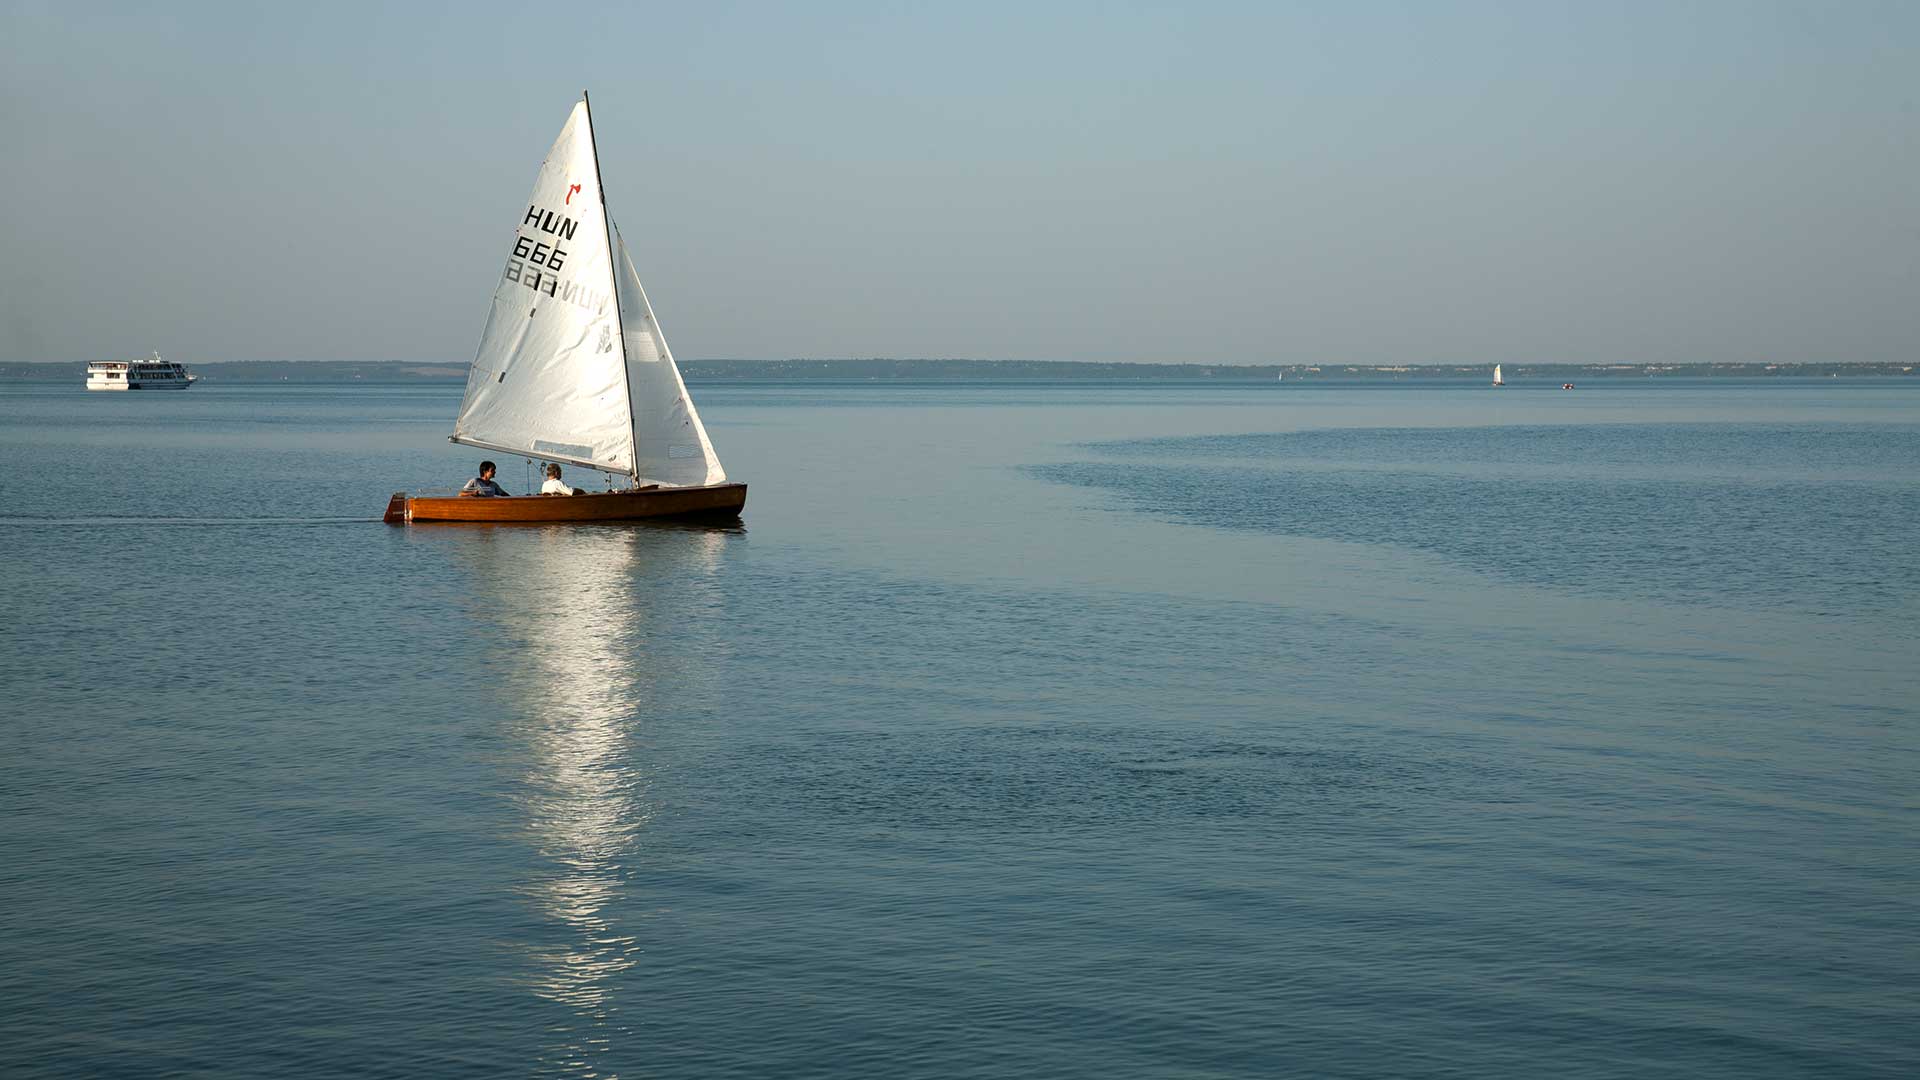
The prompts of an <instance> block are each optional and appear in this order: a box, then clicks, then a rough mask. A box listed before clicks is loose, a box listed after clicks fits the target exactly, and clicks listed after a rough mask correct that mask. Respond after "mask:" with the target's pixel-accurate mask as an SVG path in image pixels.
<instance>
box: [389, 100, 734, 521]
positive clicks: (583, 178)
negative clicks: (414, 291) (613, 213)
mask: <svg viewBox="0 0 1920 1080" xmlns="http://www.w3.org/2000/svg"><path fill="white" fill-rule="evenodd" d="M519 217H520V220H519V222H518V224H517V227H516V228H515V230H514V234H513V241H512V246H511V248H510V249H509V250H508V252H507V257H506V267H505V269H504V270H503V271H502V273H501V276H500V282H499V284H498V285H497V286H496V287H495V288H494V291H493V304H492V306H491V308H490V309H489V310H488V313H487V326H486V330H485V332H484V333H482V334H481V337H480V351H479V354H478V355H477V356H475V357H474V361H473V365H472V367H471V368H470V369H469V370H468V373H467V392H466V396H465V398H464V399H463V400H462V401H461V403H460V413H459V415H458V416H457V417H456V418H455V420H454V423H453V434H452V435H450V436H448V438H449V439H450V440H451V441H452V442H456V443H459V444H461V445H462V446H471V447H475V448H476V449H480V450H489V451H495V452H497V453H501V454H511V455H514V456H516V457H526V458H537V459H540V460H543V461H552V462H557V463H559V464H562V465H572V466H577V467H580V468H585V469H595V470H599V471H601V472H604V473H607V474H608V475H610V476H615V477H623V478H624V479H625V485H624V486H623V487H622V488H621V489H619V490H612V491H605V492H595V493H591V494H588V493H581V494H575V495H516V496H496V497H484V496H482V497H476V496H470V495H409V494H407V493H406V492H404V491H403V492H397V493H395V494H394V496H393V498H392V499H391V500H389V501H388V504H387V512H386V516H385V520H386V521H387V522H389V523H391V524H403V523H407V522H425V521H485V522H558V521H627V520H633V519H637V518H658V517H689V516H702V517H722V518H731V517H738V516H739V514H740V510H741V508H742V507H744V506H745V505H746V501H747V485H745V484H742V483H736V482H730V481H729V480H728V479H727V474H726V470H725V469H723V468H722V467H721V465H720V459H719V457H718V456H717V455H715V454H714V452H713V441H712V440H711V439H709V438H708V437H707V429H706V426H705V425H704V424H702V423H701V422H700V414H699V412H698V411H696V410H695V409H694V407H693V398H692V397H690V396H688V394H687V385H686V383H685V382H684V381H683V380H682V379H681V377H680V369H679V367H677V366H676V365H675V364H674V362H673V353H672V351H671V350H669V349H668V348H667V340H666V338H665V336H664V335H662V334H661V332H660V324H659V322H658V321H657V320H656V319H655V318H654V317H653V307H652V306H651V305H650V304H648V303H647V294H646V290H645V289H643V288H641V287H640V277H639V275H638V274H637V273H636V272H635V271H634V269H633V259H632V257H631V256H630V255H628V253H627V244H626V240H625V239H624V238H623V237H622V236H621V234H620V228H619V226H618V225H616V224H614V221H613V219H612V217H610V216H609V215H608V213H607V207H606V198H605V195H604V193H603V191H602V189H601V185H600V155H599V152H598V148H597V147H596V145H595V139H594V133H593V112H592V107H591V104H590V103H589V101H588V99H587V96H586V95H585V94H584V93H583V94H581V96H580V100H579V101H578V102H576V103H575V104H574V106H573V111H572V113H571V114H569V115H568V117H567V122H566V125H565V126H564V127H562V128H561V129H560V137H559V138H558V139H556V140H555V141H554V144H553V149H551V150H549V151H548V152H547V158H546V161H544V162H542V163H541V166H540V174H539V176H538V178H536V179H535V180H534V184H533V196H532V198H531V199H530V200H529V201H528V204H527V209H526V212H525V213H524V214H521V215H519Z"/></svg>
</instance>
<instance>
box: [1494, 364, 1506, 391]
mask: <svg viewBox="0 0 1920 1080" xmlns="http://www.w3.org/2000/svg"><path fill="white" fill-rule="evenodd" d="M1506 384H1507V381H1506V380H1505V379H1502V378H1501V377H1500V365H1499V364H1495V365H1493V385H1495V386H1505V385H1506Z"/></svg>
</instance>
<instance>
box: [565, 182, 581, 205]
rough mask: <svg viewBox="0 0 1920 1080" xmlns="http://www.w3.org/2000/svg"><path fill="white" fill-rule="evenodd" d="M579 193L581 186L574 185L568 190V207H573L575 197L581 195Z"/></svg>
mask: <svg viewBox="0 0 1920 1080" xmlns="http://www.w3.org/2000/svg"><path fill="white" fill-rule="evenodd" d="M579 192H580V185H579V184H573V185H571V186H569V187H568V188H567V205H568V206H572V205H573V197H574V196H575V195H577V194H579Z"/></svg>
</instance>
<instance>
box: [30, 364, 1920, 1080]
mask: <svg viewBox="0 0 1920 1080" xmlns="http://www.w3.org/2000/svg"><path fill="white" fill-rule="evenodd" d="M78 382H79V379H78V376H77V375H76V377H75V379H74V380H73V385H66V384H60V385H52V384H19V383H16V384H0V462H4V463H5V468H4V469H0V543H4V544H5V546H6V549H7V553H8V558H7V559H6V561H5V563H4V564H0V594H3V595H4V598H5V600H4V607H3V608H0V610H3V611H4V615H3V616H0V688H3V690H4V695H5V705H4V708H3V709H0V716H3V718H0V984H3V986H4V993H0V1074H4V1075H6V1076H8V1077H24V1076H48V1077H72V1076H95V1075H121V1076H133V1075H142V1076H145V1075H180V1076H230V1077H302V1078H306V1077H313V1078H319V1077H334V1076H343V1075H358V1076H384V1077H420V1076H460V1075H471V1076H517V1075H541V1076H595V1077H612V1076H621V1077H650V1076H657V1077H806V1076H817V1077H887V1078H898V1077H1002V1076H1047V1077H1100V1078H1114V1077H1270V1076H1281V1075H1301V1076H1351V1077H1379V1076H1447V1077H1475V1078H1479V1077H1535V1076H1541V1075H1558V1076H1566V1077H1603V1076H1606V1077H1610V1076H1634V1077H1649V1076H1670V1077H1689V1078H1697V1077H1728V1078H1731V1077H1741V1078H1746V1077H1755V1076H1806V1077H1815V1076H1817V1077H1823V1078H1832V1077H1867V1076H1911V1075H1914V1074H1915V1073H1916V1072H1917V1071H1920V1022H1917V1021H1916V1017H1920V852H1917V851H1916V841H1920V805H1917V804H1920V799H1917V798H1916V791H1917V787H1916V775H1917V772H1916V766H1920V754H1917V753H1916V751H1920V660H1917V659H1916V658H1917V657H1920V559H1916V542H1917V541H1920V386H1916V385H1915V384H1914V383H1913V382H1911V381H1906V382H1878V383H1876V382H1870V381H1852V380H1830V381H1827V382H1819V383H1814V382H1805V383H1785V382H1770V383H1766V384H1738V383H1729V382H1722V381H1705V382H1700V383H1694V384H1686V383H1678V382H1662V381H1651V380H1644V381H1635V382H1631V383H1628V382H1624V381H1623V382H1622V383H1617V384H1595V385H1593V386H1591V387H1590V388H1588V387H1583V388H1582V389H1581V390H1579V391H1577V392H1575V393H1571V394H1568V393H1563V392H1561V391H1559V390H1558V389H1547V388H1529V387H1525V386H1519V387H1513V388H1510V389H1507V390H1505V391H1499V392H1495V391H1491V390H1487V389H1484V388H1480V387H1471V388H1468V387H1424V388H1417V389H1407V388H1396V387H1392V386H1365V387H1347V388H1340V387H1319V388H1314V387H1293V386H1274V387H1246V388H1229V389H1222V388H1217V387H1183V386H1164V385H1163V386H1153V387H1102V386H1063V387H1044V386H994V385H971V386H943V387H918V388H916V387H886V386H863V387H838V386H820V385H792V386H782V385H749V386H706V387H701V386H696V387H695V392H696V395H697V396H698V398H699V401H700V404H701V406H702V409H703V411H704V413H705V415H706V417H707V420H708V424H709V426H710V429H711V432H712V435H713V439H714V442H715V445H716V446H717V448H718V449H719V451H720V454H721V457H722V459H723V460H724V461H725V462H726V464H727V466H728V469H729V471H730V472H731V473H732V474H733V475H734V477H735V478H737V479H742V480H746V481H747V482H749V483H750V484H751V485H752V488H751V493H750V495H749V499H748V504H747V513H746V517H745V521H744V524H743V525H742V526H740V527H734V528H672V527H605V526H602V527H547V528H488V527H426V526H421V527H413V528H392V527H388V526H384V525H381V524H378V523H377V520H376V519H377V518H378V516H379V514H380V512H381V510H382V509H383V508H384V506H385V504H386V500H387V496H388V495H389V494H390V493H391V492H393V491H394V490H397V489H401V488H414V489H418V488H420V487H423V486H428V485H442V486H444V485H453V484H458V483H460V482H461V481H463V480H464V479H465V478H466V477H467V476H469V475H471V467H472V465H473V463H474V462H475V460H477V458H478V457H479V455H478V454H475V453H474V452H471V451H468V450H464V449H462V448H459V447H453V446H450V445H448V444H447V443H446V442H445V434H446V432H447V430H448V429H449V426H450V418H451V416H452V414H453V412H454V410H455V407H456V406H457V404H458V401H459V397H460V388H459V387H458V386H455V385H444V386H424V387H422V386H375V385H365V386H362V385H352V386H293V385H281V386H223V385H219V384H217V383H216V384H206V385H202V386H200V387H198V388H196V389H195V390H193V391H191V392H190V393H186V394H174V395H163V394H125V395H100V394H94V395H88V394H86V393H85V392H83V391H81V390H80V389H79V388H78ZM502 465H503V467H502V469H501V474H502V475H501V480H502V481H503V482H504V483H505V485H506V486H507V488H508V489H509V490H511V491H523V490H526V489H527V484H528V481H527V478H526V476H527V470H526V467H525V466H524V465H522V464H521V463H520V462H519V461H517V460H514V461H508V460H505V459H503V460H502ZM570 478H571V479H575V480H576V482H579V481H580V480H584V479H585V477H584V476H581V477H570Z"/></svg>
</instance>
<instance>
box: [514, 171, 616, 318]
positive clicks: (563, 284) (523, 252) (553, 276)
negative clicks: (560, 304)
mask: <svg viewBox="0 0 1920 1080" xmlns="http://www.w3.org/2000/svg"><path fill="white" fill-rule="evenodd" d="M571 197H572V196H571V193H569V198H571ZM579 227H580V223H579V222H577V221H575V220H574V219H572V218H570V217H566V216H564V215H561V214H556V213H554V212H553V211H552V210H542V209H541V208H540V207H539V206H538V205H533V206H529V207H527V216H526V219H525V220H524V221H522V222H521V223H520V228H519V229H518V230H515V233H514V238H513V254H512V255H510V256H508V258H507V270H506V279H507V280H508V281H515V282H519V283H520V284H522V285H525V286H526V287H527V288H529V289H532V290H533V291H534V292H536V293H543V294H545V295H547V296H550V297H553V298H554V299H556V300H564V301H566V302H567V303H569V304H573V305H575V306H576V307H581V308H585V309H586V310H588V311H591V312H594V313H596V314H603V313H605V311H606V309H607V301H608V299H609V296H608V294H607V293H605V292H600V291H597V290H594V289H589V288H587V287H586V286H584V285H581V284H579V283H578V282H575V281H571V280H564V279H562V278H561V276H560V274H561V271H562V269H563V268H565V266H566V264H567V251H566V249H565V248H563V247H561V246H560V241H562V240H569V241H570V240H572V239H573V234H574V231H575V230H577V229H578V228H579ZM535 229H537V230H539V231H540V232H543V233H546V234H547V235H549V236H552V237H553V238H554V239H553V241H552V243H548V242H547V241H544V240H541V239H539V238H538V237H534V236H527V235H524V234H525V233H528V232H532V231H534V230H535Z"/></svg>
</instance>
